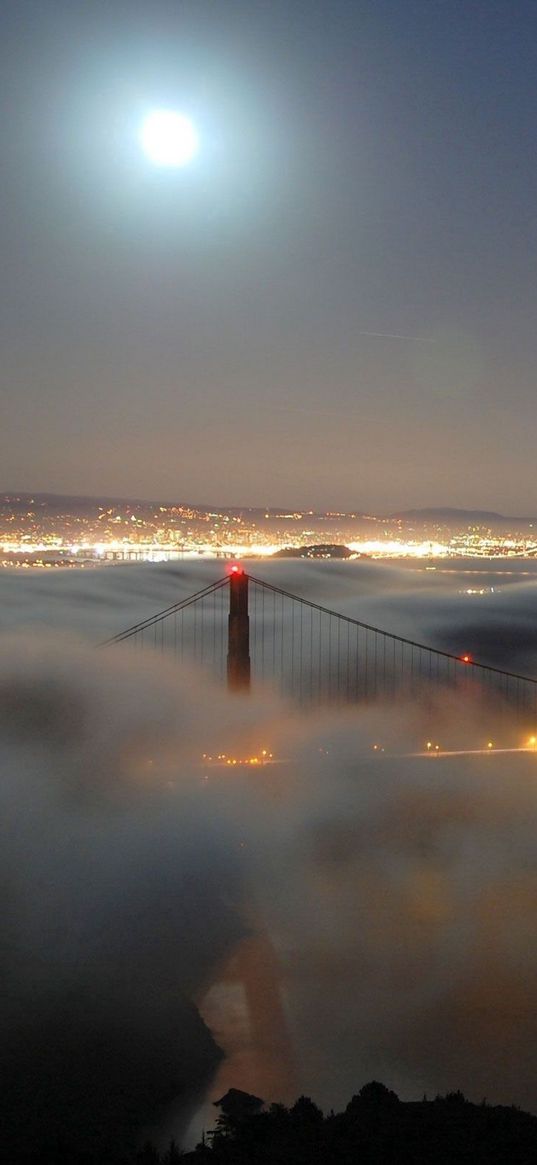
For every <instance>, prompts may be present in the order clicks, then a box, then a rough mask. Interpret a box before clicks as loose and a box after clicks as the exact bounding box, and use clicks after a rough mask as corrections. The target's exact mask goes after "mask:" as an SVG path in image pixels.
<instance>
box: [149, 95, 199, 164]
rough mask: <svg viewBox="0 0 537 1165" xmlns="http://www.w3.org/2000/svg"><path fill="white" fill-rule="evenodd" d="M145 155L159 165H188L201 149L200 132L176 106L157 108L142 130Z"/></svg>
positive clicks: (150, 114)
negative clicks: (199, 144) (199, 147)
mask: <svg viewBox="0 0 537 1165" xmlns="http://www.w3.org/2000/svg"><path fill="white" fill-rule="evenodd" d="M140 142H141V145H142V149H143V151H144V154H146V156H147V157H148V158H149V160H150V161H151V162H153V163H154V165H156V166H170V167H177V166H186V165H187V164H188V163H189V162H190V161H191V160H192V158H193V157H194V155H195V154H196V153H197V151H198V135H197V133H196V130H195V128H194V126H193V124H192V122H191V121H190V119H189V118H188V117H185V116H184V114H182V113H177V112H176V111H175V110H173V109H154V110H153V111H152V112H151V113H148V114H147V116H146V117H145V118H144V120H143V122H142V126H141V129H140Z"/></svg>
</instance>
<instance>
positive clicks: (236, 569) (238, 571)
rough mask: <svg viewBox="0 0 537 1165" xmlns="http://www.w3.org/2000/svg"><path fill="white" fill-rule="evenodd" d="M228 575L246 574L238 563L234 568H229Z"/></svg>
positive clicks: (234, 564) (235, 563)
mask: <svg viewBox="0 0 537 1165" xmlns="http://www.w3.org/2000/svg"><path fill="white" fill-rule="evenodd" d="M228 574H244V571H243V569H242V566H239V564H238V562H234V563H233V566H230V567H229V569H228Z"/></svg>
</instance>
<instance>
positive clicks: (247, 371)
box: [0, 0, 537, 513]
mask: <svg viewBox="0 0 537 1165" xmlns="http://www.w3.org/2000/svg"><path fill="white" fill-rule="evenodd" d="M0 31H1V33H2V35H1V50H0V52H1V68H0V77H1V80H0V92H1V100H2V108H3V117H2V121H1V125H0V136H1V148H2V170H1V184H2V194H1V204H2V217H1V224H0V230H1V234H2V256H3V258H2V283H1V293H2V312H1V315H0V319H1V327H2V365H1V373H0V385H1V398H2V424H1V429H0V458H1V464H2V474H1V481H0V487H1V488H2V489H5V490H8V489H21V490H25V489H30V490H34V489H35V490H55V491H59V492H75V493H108V494H124V495H136V496H139V497H152V498H157V497H161V498H164V497H166V498H169V499H172V498H173V499H183V500H184V499H188V500H191V501H198V502H221V503H224V504H225V503H228V504H240V503H244V504H252V505H254V504H271V505H291V504H294V505H298V506H304V507H306V506H312V507H313V506H314V507H327V508H358V509H361V508H363V509H366V510H367V509H375V508H376V509H395V508H400V507H405V506H414V505H435V504H436V505H441V504H449V505H461V506H486V507H488V508H497V509H501V510H503V511H505V512H511V513H528V512H530V511H531V512H532V513H535V512H537V486H536V484H535V482H536V479H535V471H534V462H535V450H534V444H535V438H534V433H535V425H534V412H535V387H534V384H535V370H536V368H537V328H536V327H535V314H536V307H537V289H536V284H535V252H536V242H537V212H536V206H537V190H536V186H537V151H536V148H535V147H536V144H537V143H536V139H537V128H536V126H537V122H536V107H537V103H536V97H537V93H536V89H537V48H536V45H537V6H536V5H535V3H534V2H532V0H515V2H514V3H513V0H446V2H443V0H331V2H330V3H328V2H327V0H325V2H324V3H318V2H316V0H307V2H306V0H291V2H289V0H270V2H268V0H196V2H194V0H187V2H185V3H182V2H180V0H150V2H149V0H142V2H136V0H130V2H128V0H108V2H106V0H93V2H92V3H88V2H87V0H4V4H3V5H2V16H1V28H0ZM162 105H165V106H173V107H177V108H179V109H181V110H182V111H184V112H186V113H187V114H189V115H190V116H191V117H192V119H193V120H194V122H195V123H196V125H197V128H198V132H199V137H200V146H201V148H200V152H199V155H198V157H197V159H196V161H195V162H194V163H193V164H192V165H190V166H189V167H188V168H185V169H183V170H176V171H167V170H157V169H156V168H153V167H151V165H150V164H149V162H148V161H147V160H146V159H145V158H144V156H143V155H142V153H141V151H140V149H139V146H138V140H137V132H138V127H139V123H140V120H141V118H142V117H143V115H144V113H145V112H146V111H147V110H148V109H150V108H152V107H153V106H162ZM366 333H369V334H366ZM370 333H385V334H386V335H384V336H380V335H371V334H370ZM388 334H389V335H388ZM394 335H395V336H401V335H402V336H405V337H414V338H413V339H401V338H394Z"/></svg>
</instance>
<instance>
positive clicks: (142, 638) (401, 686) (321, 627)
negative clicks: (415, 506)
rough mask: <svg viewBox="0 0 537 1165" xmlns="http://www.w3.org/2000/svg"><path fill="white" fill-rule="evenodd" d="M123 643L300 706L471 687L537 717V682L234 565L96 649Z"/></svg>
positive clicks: (464, 694)
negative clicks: (271, 692) (264, 690)
mask: <svg viewBox="0 0 537 1165" xmlns="http://www.w3.org/2000/svg"><path fill="white" fill-rule="evenodd" d="M126 642H129V643H130V644H131V646H132V647H134V648H135V649H137V650H140V651H144V650H149V649H150V650H152V651H160V652H162V653H166V654H167V655H171V656H172V657H174V658H176V659H179V660H181V661H183V662H185V663H186V662H190V661H192V662H194V663H195V664H197V665H198V666H199V667H200V668H205V669H206V670H207V671H208V672H210V673H211V674H212V675H213V677H215V678H216V679H220V680H221V681H224V682H227V685H228V687H229V689H230V690H231V691H234V692H243V693H245V692H247V691H249V690H250V689H251V688H252V687H260V688H267V687H268V688H271V689H273V690H276V691H278V692H279V693H280V694H282V695H283V696H285V697H288V698H290V699H292V700H293V701H294V702H296V703H298V704H300V705H312V704H313V705H315V704H317V705H323V704H328V705H334V704H336V705H337V704H339V705H348V704H352V703H359V704H364V703H373V702H375V701H381V700H383V701H386V700H396V699H400V698H404V699H410V700H413V701H418V700H420V701H421V702H423V703H426V702H427V701H429V702H432V701H433V700H435V699H436V700H437V699H438V696H439V694H443V695H445V694H447V693H452V694H453V695H456V696H459V697H461V699H463V700H467V699H468V698H470V697H471V695H472V694H475V695H476V696H479V697H480V698H484V697H486V698H487V700H488V701H489V702H492V703H493V704H494V705H495V707H496V709H497V711H498V712H500V711H501V710H502V709H503V710H505V711H506V712H509V714H510V715H511V716H512V715H513V713H514V714H515V715H517V716H518V717H520V718H521V719H523V720H524V721H526V722H527V723H528V724H529V723H530V722H531V725H532V727H533V726H534V725H535V723H536V722H537V679H535V678H533V677H531V676H526V675H520V674H518V673H517V672H514V671H509V670H507V669H504V668H499V667H493V666H491V665H489V664H486V663H481V662H478V661H477V660H475V659H474V658H473V657H471V656H469V655H455V654H453V653H451V652H448V651H442V650H440V649H438V648H435V647H432V646H429V645H427V644H424V643H420V642H417V641H415V640H412V639H409V638H406V637H405V636H402V635H396V634H394V633H392V632H390V631H385V630H383V629H382V628H380V627H374V626H371V625H370V624H368V623H365V622H363V621H361V620H359V619H354V618H351V617H350V616H348V615H344V614H341V613H339V612H337V611H334V610H330V609H329V608H328V607H324V606H322V605H321V604H319V603H316V602H313V601H312V600H311V599H307V598H304V597H301V596H299V595H295V594H292V593H291V592H289V591H287V590H284V589H283V588H281V587H278V586H276V585H274V584H273V583H269V582H267V581H265V580H263V579H260V578H257V577H255V576H254V575H251V574H249V573H248V572H247V571H245V570H244V569H243V568H242V567H240V566H238V565H233V566H232V567H231V568H230V570H229V571H228V573H227V574H226V575H225V576H224V577H223V578H219V579H217V580H216V581H215V582H213V583H210V584H209V585H207V586H205V587H203V588H202V589H201V590H198V591H196V592H195V593H194V594H191V595H189V596H188V597H187V598H185V599H181V600H179V601H178V602H177V603H174V604H172V605H171V606H169V607H166V608H165V609H164V610H162V611H158V612H157V613H156V614H153V615H151V616H149V617H148V618H146V619H143V620H141V621H139V622H138V623H135V624H134V625H133V626H131V627H128V628H126V629H125V630H123V631H121V632H119V633H118V634H116V635H113V636H112V637H111V638H109V639H107V640H106V641H105V642H104V643H102V644H101V645H100V646H102V647H109V646H111V645H113V644H119V643H126Z"/></svg>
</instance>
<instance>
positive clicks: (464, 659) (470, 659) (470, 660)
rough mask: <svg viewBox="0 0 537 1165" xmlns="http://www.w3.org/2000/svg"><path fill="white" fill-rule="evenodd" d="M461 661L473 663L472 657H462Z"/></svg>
mask: <svg viewBox="0 0 537 1165" xmlns="http://www.w3.org/2000/svg"><path fill="white" fill-rule="evenodd" d="M461 661H462V663H471V662H472V657H471V655H461Z"/></svg>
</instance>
